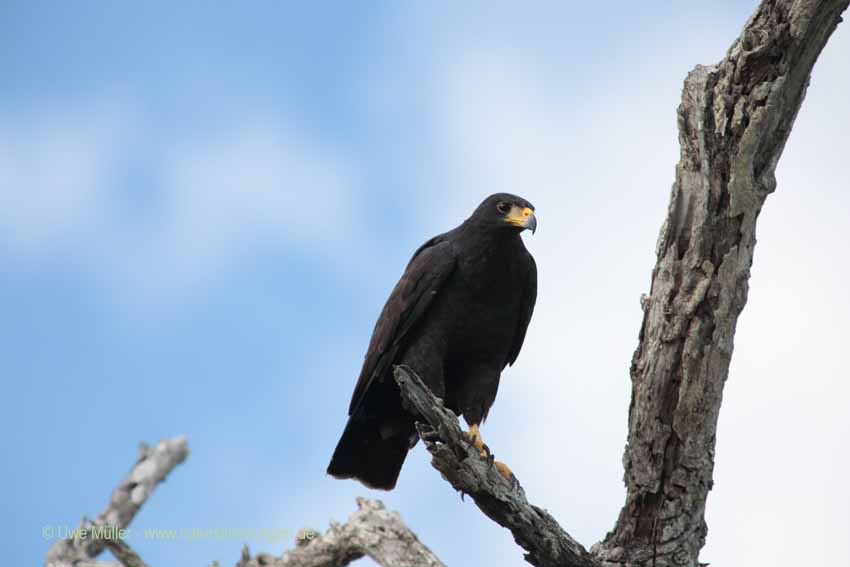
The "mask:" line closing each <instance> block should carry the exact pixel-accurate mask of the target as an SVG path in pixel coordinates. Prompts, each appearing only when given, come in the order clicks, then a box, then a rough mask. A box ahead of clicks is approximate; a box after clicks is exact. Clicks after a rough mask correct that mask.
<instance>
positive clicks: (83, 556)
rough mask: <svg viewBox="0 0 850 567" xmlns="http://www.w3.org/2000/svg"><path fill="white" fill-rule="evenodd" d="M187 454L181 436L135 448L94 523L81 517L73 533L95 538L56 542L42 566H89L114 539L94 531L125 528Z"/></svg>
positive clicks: (187, 449) (184, 440) (183, 437)
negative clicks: (133, 461) (136, 452)
mask: <svg viewBox="0 0 850 567" xmlns="http://www.w3.org/2000/svg"><path fill="white" fill-rule="evenodd" d="M188 454H189V446H188V443H187V442H186V437H185V436H182V435H181V436H179V437H175V438H173V439H163V440H162V441H160V442H159V443H157V445H156V446H155V447H153V448H150V447H148V446H147V445H145V444H144V443H143V444H142V445H141V447H140V448H139V458H138V460H137V461H136V464H135V465H133V468H132V469H131V470H130V472H129V473H128V474H127V476H126V478H124V480H122V481H121V484H119V485H118V487H117V488H116V489H115V490H114V491H113V492H112V497H111V498H110V500H109V504H108V505H107V506H106V509H105V510H104V511H103V512H101V513H100V515H98V516H97V518H95V520H94V521H89V520H87V519H85V518H83V521H82V522H81V523H80V529H79V530H77V532H76V533H78V534H79V533H88V534H92V535H94V536H95V537H93V538H92V537H86V538H85V539H83V538H81V537H75V538H73V539H63V540H59V541H56V542H55V543H54V544H53V545H51V546H50V549H49V550H48V551H47V557H46V558H45V565H46V567H65V566H76V565H79V564H92V561H91V560H93V559H94V558H95V557H97V556H98V555H99V554H100V552H101V551H103V549H104V548H105V547H106V546H107V540H108V539H114V538H113V537H112V535H108V536H107V538H98V537H96V536H97V533H98V531H100V532H101V533H102V532H103V530H104V528H109V529H113V530H114V531H117V530H121V529H123V528H126V527H127V526H129V525H130V522H131V521H132V520H133V518H134V517H135V515H136V512H138V511H139V509H140V508H141V507H142V505H143V504H144V503H145V502H146V501H147V499H148V497H150V495H151V493H152V492H153V490H154V488H156V485H157V484H159V483H160V482H162V481H163V480H165V477H166V476H168V474H169V473H170V472H171V471H172V469H174V467H176V466H177V465H179V464H180V463H182V462H183V461H184V460H185V459H186V456H187V455H188ZM114 531H113V532H112V533H114ZM122 543H123V542H122ZM125 547H126V544H125ZM128 549H129V548H128ZM122 550H123V548H122ZM130 551H132V550H130ZM128 557H129V556H128ZM136 557H137V558H138V556H136ZM120 559H121V558H120V557H119V560H120ZM140 561H141V560H140ZM142 565H143V563H142Z"/></svg>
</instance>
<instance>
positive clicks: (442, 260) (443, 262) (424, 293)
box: [348, 235, 455, 415]
mask: <svg viewBox="0 0 850 567" xmlns="http://www.w3.org/2000/svg"><path fill="white" fill-rule="evenodd" d="M454 268H455V256H454V253H453V251H452V246H451V243H450V242H449V241H447V240H445V238H444V235H440V236H436V237H434V238H432V239H431V240H429V241H428V242H426V243H425V244H423V245H422V246H421V247H420V248H419V249H418V250H417V251H416V252H415V253H414V254H413V258H411V259H410V262H409V263H408V264H407V268H406V269H405V271H404V274H403V275H402V276H401V279H400V280H399V281H398V283H397V284H396V286H395V288H394V289H393V291H392V293H390V297H389V299H387V302H386V304H385V305H384V308H383V310H381V315H380V316H379V317H378V321H377V323H375V330H374V331H373V332H372V339H371V341H370V342H369V349H368V350H367V351H366V358H365V360H364V361H363V369H362V370H361V371H360V378H359V379H358V380H357V386H355V388H354V394H353V395H352V396H351V405H350V406H349V409H348V414H349V415H351V414H353V413H354V410H355V409H357V406H358V404H359V403H360V401H361V400H362V399H363V396H364V395H365V394H366V391H367V390H368V389H369V386H370V385H371V384H372V382H373V381H374V380H375V379H377V378H380V377H381V376H383V375H384V373H385V372H387V371H388V370H390V367H391V365H392V363H393V361H394V360H395V358H396V355H397V354H398V351H399V349H400V348H401V347H402V346H403V342H404V338H405V336H407V334H408V333H409V332H410V330H411V329H412V328H413V326H414V325H416V324H417V323H418V322H420V321H421V320H423V317H424V316H425V314H426V313H427V311H428V307H429V306H430V305H431V303H432V302H433V300H434V298H435V297H437V295H438V294H439V293H440V289H441V288H442V287H443V284H444V283H445V282H446V280H447V279H448V277H449V275H451V273H452V272H453V271H454Z"/></svg>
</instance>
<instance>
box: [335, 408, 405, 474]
mask: <svg viewBox="0 0 850 567" xmlns="http://www.w3.org/2000/svg"><path fill="white" fill-rule="evenodd" d="M393 425H394V424H390V423H387V422H386V421H385V420H380V419H377V418H374V417H366V416H363V415H362V413H361V412H358V411H355V412H354V414H353V415H352V416H351V417H350V418H349V419H348V423H346V425H345V431H343V433H342V437H341V438H340V440H339V443H337V445H336V450H334V455H333V457H331V462H330V464H329V465H328V474H329V475H331V476H334V477H336V478H354V479H357V480H359V481H360V482H362V483H363V484H365V485H366V486H368V487H369V488H377V489H380V490H392V489H393V488H394V487H395V483H396V481H397V480H398V475H399V472H401V465H402V464H404V459H405V457H407V452H408V451H409V450H410V439H411V434H412V433H413V430H412V425H413V424H412V422H411V424H410V427H398V426H393ZM399 425H401V424H399ZM402 429H411V431H409V432H408V431H402Z"/></svg>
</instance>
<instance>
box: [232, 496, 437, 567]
mask: <svg viewBox="0 0 850 567" xmlns="http://www.w3.org/2000/svg"><path fill="white" fill-rule="evenodd" d="M357 507H358V509H357V510H356V511H355V512H354V513H353V514H351V516H350V517H349V518H348V521H347V522H346V523H344V524H338V523H336V522H332V523H331V527H330V528H329V529H328V531H327V532H325V533H324V534H322V535H319V534H318V533H317V532H316V531H314V530H301V532H299V534H298V538H297V539H296V544H295V548H294V549H292V550H290V551H287V552H286V553H284V554H283V556H281V557H273V556H271V555H268V554H259V555H257V556H256V557H253V558H252V557H251V556H250V553H249V552H248V550H247V548H245V549H244V550H243V553H242V560H241V561H240V562H239V563H237V564H236V567H343V566H345V565H348V564H349V563H351V562H352V561H356V560H357V559H360V558H361V557H364V556H368V557H370V558H371V559H372V560H374V561H375V562H376V563H378V564H379V565H382V566H383V567H445V565H444V564H443V563H442V562H441V561H440V560H439V559H438V558H437V556H436V555H434V553H433V552H432V551H431V550H430V549H428V548H427V547H426V546H425V545H424V544H423V543H422V542H420V541H419V538H418V537H416V534H415V533H413V532H412V531H411V530H410V528H408V527H407V525H405V523H404V521H403V520H402V519H401V516H399V514H398V512H390V511H388V510H386V509H385V508H384V505H383V503H381V501H379V500H367V499H365V498H358V499H357Z"/></svg>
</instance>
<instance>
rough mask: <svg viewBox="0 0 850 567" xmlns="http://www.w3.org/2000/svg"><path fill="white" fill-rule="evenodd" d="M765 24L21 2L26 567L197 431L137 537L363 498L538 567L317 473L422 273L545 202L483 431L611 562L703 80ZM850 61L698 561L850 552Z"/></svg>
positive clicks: (724, 7) (737, 9)
mask: <svg viewBox="0 0 850 567" xmlns="http://www.w3.org/2000/svg"><path fill="white" fill-rule="evenodd" d="M754 5H755V3H754V2H741V1H726V2H713V3H711V4H710V5H709V3H707V2H700V3H696V2H691V3H677V4H676V5H675V6H673V7H671V6H670V5H669V3H660V2H659V3H643V4H635V3H622V4H621V5H616V6H612V5H608V4H606V5H601V4H600V5H598V6H589V5H586V3H584V4H582V5H575V6H574V5H569V4H566V3H559V2H551V3H540V4H531V5H529V4H525V5H523V7H522V8H520V7H518V6H517V5H510V4H508V3H493V2H487V3H483V2H481V3H471V4H466V5H465V6H464V7H458V6H456V5H453V4H451V3H448V2H433V3H409V4H406V5H405V6H404V7H402V5H401V4H399V3H391V2H380V3H356V2H352V3H311V4H309V5H306V4H304V5H300V4H299V5H296V4H295V3H271V2H270V3H237V2H231V3H219V4H218V5H217V6H216V7H214V8H213V7H211V6H210V5H209V4H206V3H200V2H183V3H165V2H147V3H145V4H144V6H131V5H130V4H128V3H106V2H76V3H58V2H52V3H47V2H45V3H41V2H8V1H7V2H3V3H2V5H0V32H2V33H0V70H2V74H3V77H4V80H3V89H0V260H2V262H3V265H4V266H5V269H4V270H3V276H2V277H1V278H0V312H2V313H3V317H2V319H0V377H2V380H3V388H4V396H3V398H2V408H0V409H2V411H0V425H2V426H3V428H4V431H5V435H3V436H2V438H0V450H2V452H3V453H4V454H5V455H6V456H7V459H8V460H7V461H6V462H7V463H9V464H8V465H7V466H3V467H2V469H0V481H2V484H3V485H4V486H6V487H7V491H6V492H7V494H6V502H7V506H6V508H7V509H8V510H11V511H13V514H6V515H4V517H3V519H0V522H3V524H2V527H3V531H4V533H5V534H6V539H7V541H15V542H17V544H16V545H15V546H13V547H12V549H10V550H9V551H7V555H9V554H11V556H10V557H7V559H8V560H9V561H10V564H16V565H17V564H21V565H23V564H32V563H33V562H37V561H41V559H42V558H43V556H44V553H45V551H46V549H47V546H48V544H49V542H46V541H45V540H44V539H43V538H42V528H43V527H44V526H46V525H64V524H68V525H74V524H76V523H77V522H78V521H79V519H80V517H81V516H82V515H83V514H87V515H89V516H94V515H95V514H97V513H98V512H99V511H100V510H101V509H102V508H103V506H104V505H105V503H106V501H107V499H108V496H109V492H110V491H111V489H112V488H113V487H114V486H115V485H116V484H117V482H118V481H119V480H120V479H121V478H122V476H123V475H124V474H125V473H126V471H127V470H128V468H129V466H130V465H131V463H132V462H133V459H134V458H135V454H136V445H137V443H138V442H139V441H147V442H155V441H156V440H158V439H160V438H162V437H170V436H174V435H177V434H181V433H185V434H186V435H188V437H189V443H190V447H191V456H190V458H189V459H188V460H187V461H186V463H184V464H183V465H181V466H180V467H179V468H178V469H177V470H176V471H174V473H173V474H172V475H171V477H169V479H168V481H167V483H165V484H164V485H162V486H161V487H160V488H159V489H158V490H157V492H156V493H155V494H154V496H153V498H152V499H151V500H150V501H149V502H148V504H147V505H146V506H145V507H144V508H143V510H142V511H141V513H140V514H139V515H138V516H137V518H136V520H135V522H134V524H133V526H134V527H136V528H140V529H144V528H214V527H228V528H237V527H239V528H254V529H281V530H292V531H294V530H297V529H298V528H300V527H303V526H312V527H314V528H317V529H322V530H323V529H324V528H325V527H326V526H327V523H328V521H329V520H330V519H337V520H343V519H345V518H346V517H347V516H348V514H349V513H350V512H351V511H352V510H353V509H354V508H355V504H354V498H355V496H357V495H368V496H373V497H375V496H377V497H380V498H382V499H383V500H384V501H385V503H386V504H387V506H388V507H391V508H393V509H396V510H398V511H399V512H400V513H401V514H402V515H403V517H404V518H405V519H406V520H407V521H408V523H409V524H410V525H411V527H412V528H413V529H414V530H416V531H417V532H418V533H419V535H420V537H421V539H422V540H423V541H425V542H426V543H427V544H428V545H429V546H431V547H432V548H433V549H434V550H435V551H436V552H437V553H438V555H440V556H441V558H442V559H443V560H444V561H445V562H447V563H448V564H450V565H464V564H469V563H471V562H472V561H475V562H478V563H481V564H492V565H516V564H519V563H520V562H521V554H520V552H519V550H518V549H517V548H516V547H515V546H514V544H513V542H512V540H511V537H510V535H509V534H508V533H507V532H505V531H503V530H501V529H500V528H498V527H497V526H495V525H493V524H492V523H491V522H489V520H487V519H486V518H484V517H483V516H482V515H481V514H480V513H479V512H478V511H477V509H475V508H474V506H473V505H472V504H471V503H469V502H466V503H463V502H461V501H460V499H459V498H458V497H457V495H456V494H454V493H453V491H451V489H450V488H449V487H448V485H447V484H446V483H445V482H444V481H442V480H441V479H440V478H439V476H438V475H437V474H436V473H435V472H434V471H433V470H431V469H430V467H429V465H428V459H427V456H426V455H425V453H424V451H423V450H422V449H421V447H419V448H417V450H415V451H414V452H413V453H412V454H411V456H410V457H409V458H408V462H407V464H406V465H405V469H404V471H403V473H402V477H401V480H400V483H399V488H398V489H397V490H396V491H394V492H392V493H388V494H385V493H370V491H368V490H366V489H365V488H363V487H361V486H360V485H358V484H355V483H353V482H341V481H335V480H333V479H330V478H327V477H326V476H325V475H324V468H325V466H326V464H327V459H328V458H329V456H330V453H331V451H332V449H333V446H334V444H335V442H336V439H337V436H338V434H339V433H340V431H341V428H342V426H343V424H344V421H345V410H346V407H347V402H348V398H349V396H350V392H351V388H352V387H353V384H354V381H355V379H356V376H357V372H358V370H359V365H360V362H361V360H362V356H363V352H364V350H365V347H366V344H367V342H368V339H369V335H370V332H371V329H372V325H373V324H374V320H375V317H376V316H377V313H378V312H379V310H380V308H381V305H382V303H383V301H384V299H385V298H386V296H387V294H388V292H389V290H390V289H391V288H392V286H393V285H394V283H395V281H396V279H397V278H398V276H399V275H400V273H401V271H402V269H403V267H404V265H405V263H406V261H407V259H408V258H409V255H410V254H411V253H412V251H413V250H414V249H415V248H416V246H418V245H419V244H420V243H421V242H422V241H424V240H425V239H427V238H428V237H430V236H431V235H433V234H435V233H437V232H441V231H443V230H446V229H449V228H452V227H453V226H455V225H456V224H458V223H459V222H461V221H462V220H463V219H464V218H465V217H466V215H468V214H469V212H471V210H472V209H473V208H474V206H475V205H476V204H477V203H478V202H479V201H480V200H481V199H482V198H483V197H484V196H486V195H487V194H489V193H492V192H496V191H502V190H508V191H511V192H514V193H519V194H521V195H523V196H524V197H526V198H528V199H529V200H531V201H532V202H534V203H535V205H536V206H537V209H538V212H539V216H540V230H538V232H537V234H536V235H535V236H534V237H533V238H529V239H527V243H528V246H529V248H530V249H531V251H532V253H534V254H535V256H536V257H537V262H538V265H539V266H540V297H539V304H538V305H539V306H538V312H537V313H536V314H535V318H534V320H533V322H532V326H531V329H530V331H529V335H528V339H527V343H526V346H525V348H524V352H523V355H522V356H520V358H519V361H518V363H517V365H516V366H515V367H514V368H513V369H511V370H509V371H508V372H506V374H505V375H504V380H503V386H502V388H501V389H500V397H499V401H498V403H497V404H496V406H495V407H494V409H493V412H492V413H491V418H490V420H489V421H488V423H487V425H486V426H485V429H484V436H485V438H486V439H487V440H488V444H489V445H490V446H491V447H493V448H494V451H495V452H496V453H497V454H499V457H500V458H503V459H504V460H505V461H506V462H508V463H509V464H510V465H511V466H512V468H513V469H514V470H515V471H516V472H517V474H518V476H519V477H520V479H521V480H522V481H523V483H524V485H525V487H526V490H527V492H528V495H529V497H530V498H531V499H532V500H533V501H535V502H536V503H539V504H541V505H544V506H546V507H547V508H548V509H549V510H550V511H552V512H553V513H554V514H555V516H556V517H557V518H558V519H559V520H561V522H562V523H563V525H564V526H565V527H566V528H567V529H568V531H570V532H571V533H572V534H573V535H574V536H576V537H577V538H578V539H579V540H580V541H582V542H583V543H585V544H586V545H590V544H592V543H593V542H595V541H597V540H598V539H600V538H601V537H603V536H604V533H605V531H606V530H608V529H610V527H611V526H612V525H613V522H614V520H615V518H616V514H617V512H618V510H619V506H620V505H621V503H622V497H623V488H622V482H621V476H622V469H621V464H620V458H621V455H622V446H623V443H624V441H625V427H626V408H627V406H628V396H629V383H628V364H629V360H630V358H631V353H632V350H633V349H634V346H635V345H636V338H637V332H638V329H639V324H640V311H639V308H638V305H639V304H638V298H639V296H640V294H641V293H642V292H645V291H646V288H647V286H648V285H649V275H650V269H651V266H652V265H653V261H654V258H653V251H654V246H655V241H656V238H657V234H658V228H659V227H660V224H661V221H662V220H663V215H664V212H665V210H666V201H667V197H668V192H669V186H670V184H671V183H672V180H673V166H674V163H675V160H676V158H677V153H678V151H677V146H676V131H675V112H674V109H675V107H676V105H677V104H678V98H679V91H680V88H681V82H682V80H683V78H684V76H685V74H686V72H687V71H688V70H689V69H690V68H691V67H693V65H694V64H696V63H711V62H714V61H716V60H717V59H719V58H720V57H721V56H722V54H723V53H724V52H725V50H726V48H727V47H728V45H729V43H730V42H731V40H732V39H733V38H734V37H735V36H736V35H737V33H738V31H739V30H740V28H741V26H742V25H743V23H744V21H745V20H746V18H747V16H748V15H749V13H750V12H751V10H752V9H753V7H754ZM845 36H846V30H845V29H843V26H842V27H841V28H840V29H839V30H838V32H837V33H836V34H835V37H834V38H833V41H832V43H831V44H830V45H829V46H828V49H827V50H826V51H825V53H824V55H823V57H822V60H821V61H820V62H819V65H818V67H817V68H816V71H815V74H814V76H813V80H812V86H811V88H810V91H809V94H808V97H807V100H806V101H805V104H804V107H803V110H802V111H801V113H800V116H799V118H798V121H797V125H796V126H795V130H794V132H793V134H792V136H791V140H790V142H789V144H788V147H787V149H786V155H785V157H784V158H783V161H782V163H781V164H780V169H779V172H778V179H779V188H778V190H777V193H776V194H775V195H773V196H771V198H770V200H769V201H768V204H767V206H766V209H765V212H764V213H763V214H762V219H761V220H760V227H759V250H757V252H756V259H755V265H754V268H753V280H752V282H751V293H750V305H748V307H747V310H746V311H745V313H744V315H743V317H742V318H741V322H740V327H739V334H738V337H737V341H736V353H735V358H734V359H733V367H732V372H731V374H730V380H729V382H728V384H727V391H726V401H725V403H724V407H723V411H722V412H721V422H720V430H719V433H718V451H717V468H716V471H715V479H716V481H717V484H716V486H715V490H714V491H713V492H712V493H711V495H710V497H709V512H708V513H709V517H708V523H709V530H710V532H709V540H708V541H709V544H708V546H707V547H706V549H705V551H704V553H703V560H706V561H711V562H715V561H717V562H718V564H724V563H725V564H733V563H734V564H748V563H747V561H746V560H747V559H752V561H756V560H760V561H763V562H767V563H771V564H774V565H796V564H800V563H801V562H803V561H809V562H811V561H815V563H819V564H820V563H821V562H820V561H819V560H820V559H822V560H823V561H822V564H826V563H827V558H829V561H831V562H837V563H841V561H840V559H841V558H848V560H850V549H848V547H847V545H846V544H842V543H841V542H842V541H844V539H843V535H846V533H847V532H848V530H850V525H848V523H847V522H848V520H847V517H846V513H845V511H846V509H847V506H848V505H850V495H848V492H847V488H846V486H845V483H844V482H843V480H841V478H843V476H841V475H842V474H843V473H841V472H840V471H842V470H846V468H847V465H848V464H850V462H848V457H847V456H846V451H844V450H843V448H846V438H847V435H848V434H850V418H848V416H847V412H846V403H842V401H841V400H846V399H847V394H850V391H848V386H847V383H846V379H845V378H846V369H844V367H843V365H842V364H841V354H840V353H841V352H842V351H843V349H844V345H846V344H847V338H848V328H850V304H848V303H847V299H846V294H845V293H844V286H843V282H844V281H846V277H847V276H850V273H848V268H847V267H846V266H845V265H844V262H843V257H842V256H841V254H842V253H843V252H842V245H840V244H838V243H840V242H846V241H847V240H848V239H850V228H848V226H847V223H846V219H845V217H846V211H847V210H848V206H850V203H848V195H847V192H846V190H845V189H846V182H845V179H846V175H845V172H844V171H843V170H842V169H841V167H840V164H841V163H842V159H843V157H844V156H843V154H844V152H845V151H846V148H847V145H848V142H850V140H848V135H847V132H850V111H848V109H847V107H846V104H845V103H844V102H842V101H846V100H848V97H850V79H848V77H847V75H846V67H847V59H848V57H850V41H848V40H847V38H846V37H845ZM612 258H616V259H617V261H615V262H612V261H611V259H612ZM532 408H534V409H533V410H532ZM541 432H542V433H541ZM789 455H793V457H791V458H789ZM811 463H817V464H816V465H815V466H814V467H813V466H812V465H811ZM765 470H770V471H771V472H770V474H766V473H765ZM789 507H790V508H789ZM789 509H790V510H792V512H793V513H791V514H787V515H785V514H784V513H787V512H788V510H789ZM792 534H794V537H791V535H792ZM842 534H843V535H842ZM754 540H756V541H766V540H767V541H771V542H772V543H774V544H775V545H774V546H773V547H771V550H772V551H770V552H769V553H775V554H776V556H775V557H769V558H766V557H765V555H764V554H765V550H764V549H763V548H759V549H758V550H754V549H752V544H751V542H752V541H754ZM799 541H807V542H809V544H810V545H809V546H807V548H800V547H798V546H797V544H798V542H799ZM470 542H479V543H478V544H477V545H473V544H470ZM242 543H243V541H241V540H239V541H237V540H230V541H200V542H186V541H183V542H156V541H147V540H145V539H144V538H138V539H135V538H134V539H131V544H132V545H133V546H134V547H135V548H136V549H137V550H138V551H139V552H140V554H141V555H142V557H144V558H145V559H146V560H147V561H148V562H149V563H150V564H151V565H163V566H164V565H178V564H207V563H208V562H209V561H212V560H214V559H218V560H220V561H221V563H222V565H229V564H233V563H235V562H236V560H237V559H238V556H239V550H240V549H241V546H242ZM248 543H249V545H250V547H251V549H252V550H254V551H267V552H272V553H280V552H281V551H282V550H284V549H286V548H288V547H289V546H290V545H291V542H289V541H286V542H266V541H262V540H257V541H248ZM767 559H769V560H770V561H767ZM837 563H836V564H837ZM362 564H364V565H366V564H368V562H367V561H365V560H364V561H363V562H362Z"/></svg>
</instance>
